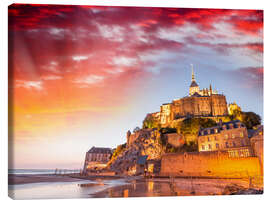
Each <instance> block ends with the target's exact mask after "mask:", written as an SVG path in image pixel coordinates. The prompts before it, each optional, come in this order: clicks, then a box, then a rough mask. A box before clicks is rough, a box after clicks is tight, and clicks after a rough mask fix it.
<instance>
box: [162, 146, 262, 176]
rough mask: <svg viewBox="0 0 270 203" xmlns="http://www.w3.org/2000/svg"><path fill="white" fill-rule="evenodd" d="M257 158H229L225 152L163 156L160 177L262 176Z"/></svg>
mask: <svg viewBox="0 0 270 203" xmlns="http://www.w3.org/2000/svg"><path fill="white" fill-rule="evenodd" d="M261 171H262V170H261V166H260V163H259V159H258V157H241V158H240V157H229V155H228V153H226V152H221V151H219V152H218V151H217V152H190V153H181V154H179V153H177V154H176V153H173V154H172V153H170V154H164V155H163V156H162V158H161V171H160V175H161V176H200V177H219V178H239V177H241V178H243V177H250V176H260V175H262V172H261Z"/></svg>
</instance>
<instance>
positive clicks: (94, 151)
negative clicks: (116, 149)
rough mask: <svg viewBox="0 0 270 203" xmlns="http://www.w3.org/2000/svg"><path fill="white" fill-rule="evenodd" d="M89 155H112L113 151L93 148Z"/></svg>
mask: <svg viewBox="0 0 270 203" xmlns="http://www.w3.org/2000/svg"><path fill="white" fill-rule="evenodd" d="M87 153H98V154H111V153H112V149H111V148H105V147H92V148H91V149H89V151H88V152H87Z"/></svg>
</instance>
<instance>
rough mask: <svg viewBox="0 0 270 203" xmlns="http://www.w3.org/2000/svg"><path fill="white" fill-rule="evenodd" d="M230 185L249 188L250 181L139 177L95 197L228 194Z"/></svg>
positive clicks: (237, 189) (237, 188)
mask: <svg viewBox="0 0 270 203" xmlns="http://www.w3.org/2000/svg"><path fill="white" fill-rule="evenodd" d="M228 187H229V188H234V190H236V191H239V190H247V189H248V188H249V182H248V180H243V179H205V178H204V179H187V178H176V179H174V180H171V179H169V178H155V179H139V180H134V181H130V184H128V185H122V186H117V187H112V188H108V189H106V190H104V191H101V192H98V193H96V194H94V195H93V197H97V198H103V197H154V196H193V195H228V194H231V191H228Z"/></svg>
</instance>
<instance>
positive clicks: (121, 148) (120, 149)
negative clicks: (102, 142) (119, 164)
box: [111, 143, 126, 159]
mask: <svg viewBox="0 0 270 203" xmlns="http://www.w3.org/2000/svg"><path fill="white" fill-rule="evenodd" d="M125 149H126V143H125V144H120V145H118V146H117V147H116V149H115V150H114V152H113V155H112V158H111V159H115V158H116V157H117V156H118V155H119V154H121V153H122V152H123V151H124V150H125Z"/></svg>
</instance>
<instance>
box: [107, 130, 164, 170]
mask: <svg viewBox="0 0 270 203" xmlns="http://www.w3.org/2000/svg"><path fill="white" fill-rule="evenodd" d="M130 136H134V137H135V138H136V139H133V142H130V143H129V144H128V146H127V148H126V149H125V150H124V151H123V152H122V153H121V154H120V155H119V156H118V157H117V159H116V160H114V161H113V162H112V163H111V165H110V169H111V170H112V171H115V172H118V173H127V172H128V170H129V169H130V168H131V167H133V166H134V165H135V164H136V163H137V160H138V158H139V156H143V155H148V158H147V160H160V159H161V155H163V154H164V150H163V147H162V145H161V142H160V133H159V132H158V130H153V129H143V130H139V131H137V132H136V133H135V134H131V135H130Z"/></svg>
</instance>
